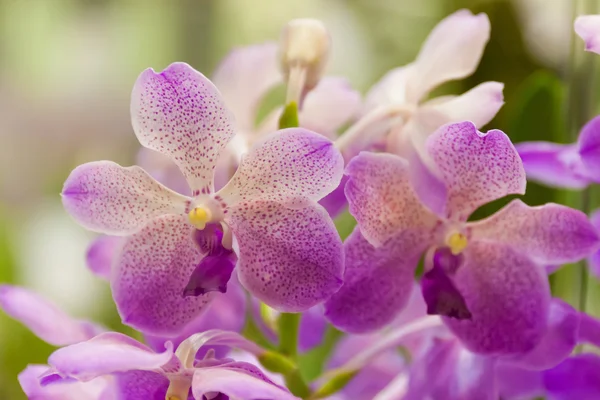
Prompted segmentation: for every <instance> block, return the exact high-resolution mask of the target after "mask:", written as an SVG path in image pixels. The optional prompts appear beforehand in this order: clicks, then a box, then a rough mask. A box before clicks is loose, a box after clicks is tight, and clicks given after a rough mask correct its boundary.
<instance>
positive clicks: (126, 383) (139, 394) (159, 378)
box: [114, 371, 187, 400]
mask: <svg viewBox="0 0 600 400" xmlns="http://www.w3.org/2000/svg"><path fill="white" fill-rule="evenodd" d="M114 375H115V381H114V382H115V386H116V390H117V393H118V394H119V396H120V397H118V398H121V399H124V400H163V399H164V398H166V395H167V388H168V387H169V379H168V378H167V377H166V376H164V375H162V374H159V373H156V372H152V371H127V372H118V373H116V374H114ZM183 400H187V399H183Z"/></svg>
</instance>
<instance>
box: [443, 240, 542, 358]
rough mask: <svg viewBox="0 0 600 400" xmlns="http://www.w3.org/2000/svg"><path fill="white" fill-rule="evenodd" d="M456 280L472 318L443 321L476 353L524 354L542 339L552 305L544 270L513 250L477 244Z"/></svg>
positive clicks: (468, 250)
mask: <svg viewBox="0 0 600 400" xmlns="http://www.w3.org/2000/svg"><path fill="white" fill-rule="evenodd" d="M464 255H465V261H464V264H463V265H462V266H461V267H460V268H458V270H457V271H456V274H455V275H454V283H455V285H456V286H457V289H458V290H459V291H460V293H461V294H462V295H463V297H464V299H465V302H466V304H467V307H468V308H469V311H471V314H472V318H471V319H470V320H457V319H453V318H444V322H445V323H446V325H447V326H448V327H449V328H450V329H451V330H452V331H453V332H454V334H455V335H456V336H458V337H459V338H460V339H461V341H462V342H463V344H464V345H465V346H466V347H467V348H468V349H469V350H471V351H473V352H475V353H482V354H510V353H525V352H528V351H530V350H532V349H533V348H534V347H535V346H536V345H538V343H539V342H540V340H541V339H542V337H543V335H544V333H545V331H546V327H547V316H548V310H549V305H550V287H549V284H548V278H547V276H546V272H545V270H544V268H543V267H541V266H538V265H537V264H535V263H534V262H533V261H531V259H529V258H528V257H526V256H525V255H523V254H522V253H520V252H517V251H515V250H513V249H512V248H510V247H508V246H504V245H500V244H494V243H490V242H477V241H472V242H471V243H469V246H468V247H467V249H466V250H465V252H464Z"/></svg>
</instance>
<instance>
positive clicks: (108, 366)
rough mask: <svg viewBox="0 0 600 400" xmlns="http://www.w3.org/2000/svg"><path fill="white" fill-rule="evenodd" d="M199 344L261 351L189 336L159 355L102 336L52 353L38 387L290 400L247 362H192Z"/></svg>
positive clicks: (141, 395) (173, 397)
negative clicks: (88, 385) (107, 383)
mask: <svg viewBox="0 0 600 400" xmlns="http://www.w3.org/2000/svg"><path fill="white" fill-rule="evenodd" d="M205 345H226V346H230V347H239V348H242V349H243V350H245V351H249V352H251V353H253V354H257V355H258V354H261V353H262V352H263V351H264V350H262V349H261V348H260V347H258V346H257V345H255V344H254V343H252V342H248V341H246V340H245V339H243V338H241V337H240V336H239V335H237V334H235V333H233V332H226V331H207V332H204V333H201V334H196V335H193V336H191V337H189V338H188V339H186V340H185V341H183V342H182V343H181V344H180V345H179V346H178V347H177V349H176V351H173V346H172V345H169V346H168V347H167V349H166V350H165V351H164V352H162V353H156V352H154V351H152V350H151V349H150V348H148V347H146V346H145V345H143V344H142V343H140V342H138V341H136V340H133V339H132V338H130V337H128V336H125V335H122V334H120V333H115V332H107V333H103V334H100V335H98V336H96V337H94V338H92V339H90V340H87V341H84V342H80V343H77V344H73V345H70V346H67V347H63V348H60V349H58V350H56V351H55V352H54V353H53V354H51V355H50V357H49V358H48V363H49V364H50V366H51V370H50V371H49V372H47V373H46V374H44V375H43V376H42V377H41V383H42V386H54V385H60V384H62V383H63V382H72V381H76V382H77V381H78V382H88V381H93V380H95V379H99V378H104V379H110V380H111V381H112V382H113V390H114V394H115V397H116V398H123V399H128V400H137V399H139V400H142V399H144V400H146V399H156V400H159V399H160V400H162V399H169V400H183V399H185V400H187V399H195V400H204V399H229V398H235V399H240V400H253V399H273V400H276V399H277V400H279V399H281V400H285V399H296V397H295V396H293V395H292V394H291V393H289V392H288V391H287V390H286V389H285V388H283V387H281V386H278V385H276V384H275V383H273V382H272V381H271V380H270V379H269V378H267V377H266V375H265V374H264V373H263V372H262V371H261V370H260V369H258V368H257V367H256V366H254V365H252V364H249V363H246V362H237V361H234V360H231V359H220V360H219V359H215V358H212V356H211V354H210V353H209V354H208V355H207V357H205V358H204V359H202V360H197V359H196V356H195V355H196V353H197V352H198V350H199V349H200V348H201V347H202V346H205Z"/></svg>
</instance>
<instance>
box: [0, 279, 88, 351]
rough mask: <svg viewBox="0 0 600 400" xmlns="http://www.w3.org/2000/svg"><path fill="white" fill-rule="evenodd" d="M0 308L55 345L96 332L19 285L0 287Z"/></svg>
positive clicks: (76, 339)
mask: <svg viewBox="0 0 600 400" xmlns="http://www.w3.org/2000/svg"><path fill="white" fill-rule="evenodd" d="M0 307H1V308H2V310H4V312H5V313H7V314H8V315H10V316H11V317H13V318H14V319H16V320H17V321H20V322H21V323H23V324H24V325H25V326H27V328H29V329H30V330H31V331H32V332H33V333H35V334H36V335H37V336H38V337H39V338H40V339H42V340H44V341H45V342H47V343H50V344H52V345H54V346H64V345H67V344H71V343H77V342H81V341H83V340H87V339H89V338H91V337H92V336H94V335H95V334H96V332H97V328H95V327H94V326H93V325H92V324H90V323H89V322H85V321H79V320H76V319H75V318H72V317H70V316H69V315H67V314H65V313H64V312H63V311H62V310H60V309H59V308H58V307H57V306H56V305H54V304H53V303H51V302H50V301H48V300H46V299H44V298H42V297H41V296H39V295H37V294H36V293H33V292H31V291H29V290H27V289H24V288H20V287H18V286H10V285H1V286H0Z"/></svg>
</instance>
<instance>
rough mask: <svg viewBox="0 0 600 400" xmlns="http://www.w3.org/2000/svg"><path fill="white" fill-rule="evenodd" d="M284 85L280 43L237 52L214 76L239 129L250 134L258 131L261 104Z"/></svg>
mask: <svg viewBox="0 0 600 400" xmlns="http://www.w3.org/2000/svg"><path fill="white" fill-rule="evenodd" d="M281 82H282V77H281V73H280V71H279V68H278V59H277V44H276V43H264V44H258V45H252V46H246V47H240V48H238V49H234V50H233V51H231V52H230V53H229V54H228V55H227V56H226V57H225V59H224V60H223V61H222V62H221V64H220V65H219V66H218V67H217V70H216V71H215V74H214V77H213V83H214V84H215V86H216V87H217V88H218V89H219V91H220V92H221V94H222V95H223V99H224V100H225V103H226V104H227V105H228V106H229V108H230V109H231V112H232V113H233V115H234V116H235V119H236V121H237V122H238V125H239V128H240V129H242V130H243V131H246V132H250V131H252V130H253V128H254V124H255V121H256V113H257V112H258V107H259V106H260V101H261V100H262V99H263V97H264V96H265V95H266V94H267V93H268V91H269V90H270V89H271V88H273V87H274V86H275V85H277V84H278V83H281Z"/></svg>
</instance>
